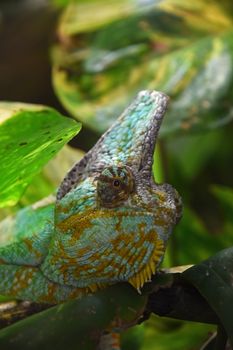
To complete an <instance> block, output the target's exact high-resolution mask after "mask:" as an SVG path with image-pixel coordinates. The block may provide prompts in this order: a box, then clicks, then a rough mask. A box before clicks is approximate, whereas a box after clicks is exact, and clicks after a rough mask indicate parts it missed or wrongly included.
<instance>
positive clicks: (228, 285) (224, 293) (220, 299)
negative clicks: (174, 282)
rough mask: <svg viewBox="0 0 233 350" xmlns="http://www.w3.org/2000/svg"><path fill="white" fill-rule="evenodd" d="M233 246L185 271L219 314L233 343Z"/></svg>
mask: <svg viewBox="0 0 233 350" xmlns="http://www.w3.org/2000/svg"><path fill="white" fill-rule="evenodd" d="M232 271H233V248H228V249H225V250H222V251H221V252H219V253H218V254H216V255H215V256H213V257H211V258H210V259H208V260H206V261H204V262H202V263H200V264H198V265H195V266H193V267H191V268H190V269H188V270H186V271H184V272H183V275H184V277H185V278H186V279H187V280H188V281H189V282H191V283H192V284H193V285H194V286H195V287H196V288H197V289H198V291H199V292H200V293H201V294H202V295H203V297H205V299H206V300H207V302H208V303H209V305H210V306H211V307H212V308H213V310H214V311H215V312H216V314H217V315H218V316H219V318H220V320H221V322H222V324H223V326H224V328H225V329H226V331H227V334H228V337H229V338H230V340H231V343H232V345H233V314H232V305H233V288H232V286H233V281H232Z"/></svg>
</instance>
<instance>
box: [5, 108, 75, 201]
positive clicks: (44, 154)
mask: <svg viewBox="0 0 233 350" xmlns="http://www.w3.org/2000/svg"><path fill="white" fill-rule="evenodd" d="M80 128H81V126H80V124H79V123H76V122H75V121H73V120H71V119H69V118H65V117H63V116H61V115H60V114H59V113H58V112H56V111H55V110H54V109H52V108H48V107H44V106H38V105H28V104H22V103H7V102H1V103H0V159H1V162H0V174H1V182H0V207H3V206H11V205H14V204H16V203H17V201H18V200H19V198H20V197H21V196H22V194H23V192H24V190H25V189H26V187H27V186H28V184H29V183H30V182H31V181H32V178H33V176H34V175H35V174H37V173H38V172H39V171H40V170H41V168H42V167H43V166H44V165H45V164H46V163H47V162H48V161H49V159H51V158H52V157H54V155H55V154H56V153H57V152H58V151H59V150H60V149H61V148H62V147H63V146H64V144H65V143H67V142H68V141H69V140H70V139H71V138H72V137H74V136H75V135H76V134H77V133H78V132H79V131H80Z"/></svg>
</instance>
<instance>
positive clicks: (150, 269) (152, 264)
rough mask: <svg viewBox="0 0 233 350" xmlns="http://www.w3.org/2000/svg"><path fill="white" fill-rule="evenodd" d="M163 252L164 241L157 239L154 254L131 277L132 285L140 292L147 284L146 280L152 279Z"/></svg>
mask: <svg viewBox="0 0 233 350" xmlns="http://www.w3.org/2000/svg"><path fill="white" fill-rule="evenodd" d="M163 254H164V244H163V241H162V240H160V239H157V241H156V243H155V248H154V251H153V254H152V255H151V257H150V261H149V262H148V263H147V265H145V266H144V267H143V268H142V269H141V270H140V271H139V272H137V273H136V274H135V275H134V276H133V277H131V278H129V283H130V284H132V286H133V287H134V288H136V289H137V290H138V291H139V292H140V289H141V288H142V287H143V285H144V284H145V282H148V281H150V279H151V276H152V275H154V274H155V272H156V267H157V264H158V261H159V259H160V257H161V256H162V255H163Z"/></svg>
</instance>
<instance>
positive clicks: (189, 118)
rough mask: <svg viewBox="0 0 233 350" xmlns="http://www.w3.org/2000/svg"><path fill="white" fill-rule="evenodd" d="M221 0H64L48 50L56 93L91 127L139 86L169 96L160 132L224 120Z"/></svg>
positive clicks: (232, 49)
mask: <svg viewBox="0 0 233 350" xmlns="http://www.w3.org/2000/svg"><path fill="white" fill-rule="evenodd" d="M228 7H229V9H232V5H231V4H229V2H228V1H227V0H224V1H222V2H221V4H220V3H219V2H217V1H214V0H213V1H212V2H208V3H206V1H204V0H199V1H198V4H196V2H195V3H193V2H190V3H187V1H185V0H179V1H173V0H163V1H160V2H159V3H158V2H156V1H153V0H152V1H149V2H141V3H140V4H139V2H133V1H129V0H124V1H121V3H120V4H119V1H113V2H111V3H109V1H106V0H101V1H88V2H85V3H84V2H77V3H73V4H71V5H70V6H68V8H67V9H66V11H65V12H64V14H63V16H62V19H61V23H60V26H59V28H58V33H59V36H60V45H59V47H57V48H56V49H55V50H54V55H53V64H54V69H53V84H54V87H55V91H56V94H57V96H58V97H59V99H60V100H61V102H62V103H63V105H64V106H65V107H66V109H67V110H68V111H69V112H70V113H71V114H73V115H74V117H75V118H77V119H80V120H82V121H83V123H85V124H86V125H88V126H89V127H90V128H92V129H94V130H96V131H98V132H103V131H104V130H106V129H107V128H108V127H109V125H111V124H112V122H113V121H114V120H115V119H116V118H117V117H118V116H119V115H120V114H121V112H122V111H123V110H124V108H125V107H126V106H127V105H128V104H129V102H130V101H131V100H132V99H133V97H134V96H135V95H136V92H137V91H139V90H142V89H155V90H161V91H163V92H165V93H167V94H168V95H169V96H171V104H170V107H169V110H168V112H167V115H166V118H165V121H164V123H163V126H162V129H161V133H162V134H163V135H168V134H171V133H175V132H180V131H182V132H183V133H187V132H190V131H195V132H199V131H203V130H209V129H214V128H217V127H220V126H222V125H224V124H226V123H229V122H230V121H231V120H232V119H233V112H232V106H231V98H232V87H233V74H232V66H233V21H232V18H231V17H230V16H229V15H228V11H226V8H228ZM210 13H212V14H214V15H213V16H210Z"/></svg>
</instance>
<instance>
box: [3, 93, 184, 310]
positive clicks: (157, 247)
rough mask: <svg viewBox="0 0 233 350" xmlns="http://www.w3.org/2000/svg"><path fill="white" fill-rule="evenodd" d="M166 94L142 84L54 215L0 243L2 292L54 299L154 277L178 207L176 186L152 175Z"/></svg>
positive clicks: (68, 181)
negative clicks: (145, 88)
mask: <svg viewBox="0 0 233 350" xmlns="http://www.w3.org/2000/svg"><path fill="white" fill-rule="evenodd" d="M167 102H168V97H167V96H166V95H164V94H162V93H160V92H156V91H141V92H140V93H139V94H138V95H137V97H136V99H135V100H134V101H133V103H132V104H131V105H130V106H129V107H128V108H127V109H126V110H125V112H124V113H123V114H122V115H121V116H120V118H119V119H118V120H117V121H116V122H115V124H114V125H113V126H112V127H111V128H110V129H109V130H108V131H107V132H106V133H105V134H104V135H103V136H102V137H101V138H100V140H99V141H98V142H97V144H96V145H95V146H94V147H93V148H92V149H91V150H90V151H89V152H88V153H87V154H86V155H85V156H84V158H83V159H82V160H81V161H80V162H79V163H77V164H76V165H75V166H74V167H73V168H72V169H71V170H70V172H69V173H68V174H67V175H66V177H65V179H64V180H63V182H62V184H61V186H60V188H59V189H58V193H57V199H56V205H55V210H54V217H53V221H51V222H49V223H47V224H46V225H45V227H44V228H43V229H42V230H41V232H35V233H34V234H31V235H30V236H27V233H26V232H25V235H23V236H22V237H21V238H20V239H16V240H15V242H12V243H10V244H8V245H5V246H2V247H0V294H4V295H9V296H14V297H16V298H18V299H26V300H31V301H36V302H46V303H54V304H56V303H60V302H64V301H66V300H70V299H73V298H78V297H81V296H83V295H85V294H87V293H91V292H93V291H95V290H96V289H99V288H103V287H104V286H106V285H109V284H113V283H116V282H119V281H128V282H129V283H131V284H132V285H133V286H134V287H135V288H137V289H138V290H139V291H140V288H141V287H142V286H143V285H144V283H145V282H146V281H149V280H150V279H151V276H152V275H153V274H154V273H155V271H156V268H157V266H158V264H159V263H160V262H161V260H162V258H163V255H164V251H165V247H166V243H167V240H168V238H169V235H170V234H171V232H172V229H173V227H174V225H175V224H176V223H177V221H178V219H179V218H180V215H181V199H180V197H179V195H178V193H177V192H176V190H175V189H174V188H173V187H172V186H171V185H168V184H163V185H159V184H156V183H155V182H154V179H153V175H152V162H153V152H154V147H155V142H156V138H157V135H158V131H159V128H160V124H161V122H162V119H163V115H164V113H165V110H166V107H167Z"/></svg>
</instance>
